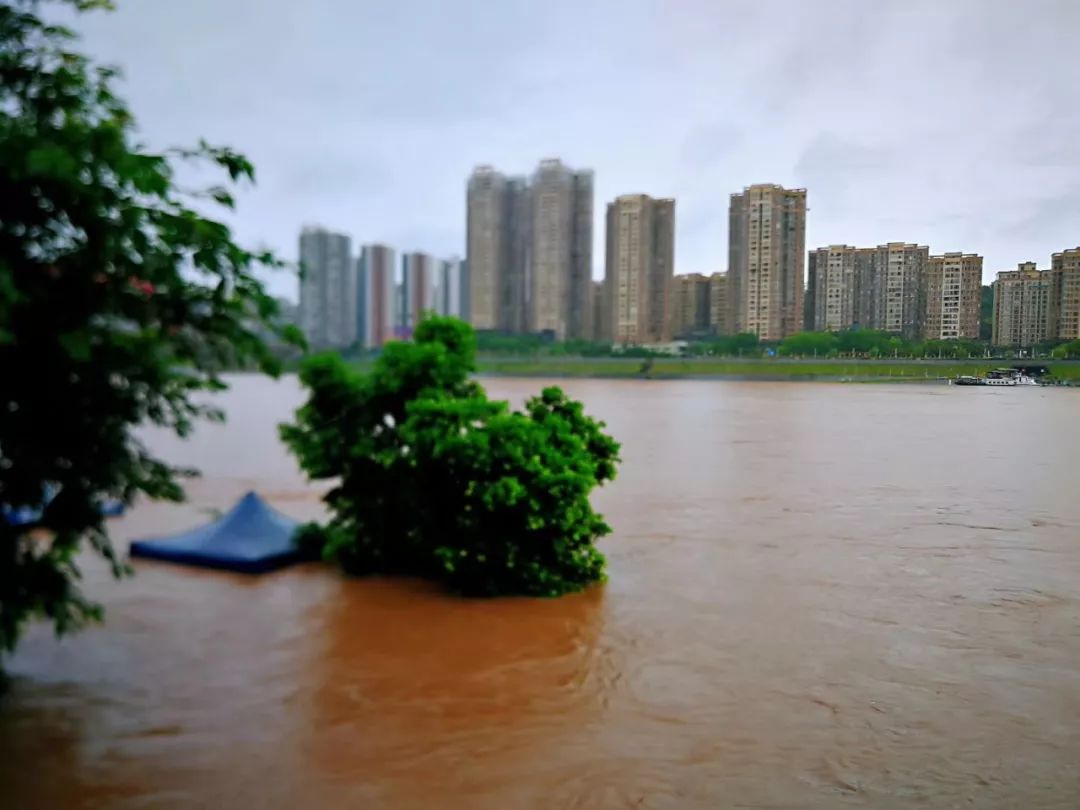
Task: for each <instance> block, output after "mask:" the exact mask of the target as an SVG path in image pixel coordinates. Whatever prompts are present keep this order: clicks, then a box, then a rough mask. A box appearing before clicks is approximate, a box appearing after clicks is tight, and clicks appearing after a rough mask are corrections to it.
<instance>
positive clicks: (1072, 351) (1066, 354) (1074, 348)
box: [1050, 340, 1080, 360]
mask: <svg viewBox="0 0 1080 810" xmlns="http://www.w3.org/2000/svg"><path fill="white" fill-rule="evenodd" d="M1050 356H1051V357H1053V358H1054V359H1055V360H1080V340H1073V341H1071V342H1069V343H1062V344H1061V345H1060V346H1057V347H1055V348H1054V350H1053V351H1052V352H1051V353H1050Z"/></svg>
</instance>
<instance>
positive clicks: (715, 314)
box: [709, 273, 732, 335]
mask: <svg viewBox="0 0 1080 810" xmlns="http://www.w3.org/2000/svg"><path fill="white" fill-rule="evenodd" d="M730 312H731V308H730V306H729V304H728V276H727V273H713V274H712V275H711V276H709V331H710V332H712V333H713V334H714V335H729V334H731V333H732V330H731V323H730V321H729V320H728V318H729V314H730Z"/></svg>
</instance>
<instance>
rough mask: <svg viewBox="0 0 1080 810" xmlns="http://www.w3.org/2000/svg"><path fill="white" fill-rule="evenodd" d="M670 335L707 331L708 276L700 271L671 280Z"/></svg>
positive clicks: (696, 333)
mask: <svg viewBox="0 0 1080 810" xmlns="http://www.w3.org/2000/svg"><path fill="white" fill-rule="evenodd" d="M670 299H671V335H672V337H688V336H690V335H700V334H703V333H705V332H708V331H709V278H708V276H703V275H701V274H700V273H689V274H687V275H681V276H675V277H674V278H672V280H671V293H670Z"/></svg>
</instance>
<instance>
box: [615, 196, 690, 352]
mask: <svg viewBox="0 0 1080 810" xmlns="http://www.w3.org/2000/svg"><path fill="white" fill-rule="evenodd" d="M606 244H607V251H606V254H607V255H606V266H605V270H604V294H603V297H604V311H605V324H606V328H607V333H608V334H609V336H610V340H611V341H612V342H614V343H618V344H622V345H645V344H653V343H666V342H667V341H669V340H670V339H671V321H670V305H669V294H670V290H671V284H672V281H671V280H672V275H673V268H674V266H675V201H674V200H671V199H654V198H652V197H650V196H648V195H646V194H627V195H624V196H621V197H618V198H616V199H615V201H614V202H612V203H609V204H608V207H607V233H606Z"/></svg>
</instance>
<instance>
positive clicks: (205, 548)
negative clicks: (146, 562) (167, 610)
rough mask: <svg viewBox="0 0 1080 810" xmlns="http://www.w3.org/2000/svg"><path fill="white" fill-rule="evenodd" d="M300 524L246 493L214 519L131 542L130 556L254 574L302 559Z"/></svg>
mask: <svg viewBox="0 0 1080 810" xmlns="http://www.w3.org/2000/svg"><path fill="white" fill-rule="evenodd" d="M299 525H300V524H299V523H298V522H297V521H295V520H293V519H292V518H288V517H285V515H283V514H281V513H280V512H277V511H275V510H274V509H272V508H271V507H269V506H268V505H267V504H266V502H265V501H263V499H262V498H260V497H259V496H258V495H256V494H255V493H254V492H249V493H248V494H247V495H245V496H244V497H243V498H241V499H240V501H239V502H238V503H237V504H236V506H234V507H233V508H232V509H230V510H229V511H228V512H227V513H226V514H225V516H224V517H222V518H220V519H218V520H215V521H214V522H213V523H210V524H208V525H206V526H202V527H200V528H198V529H192V530H191V531H188V532H184V533H182V534H176V535H173V536H171V537H161V538H158V539H155V540H138V541H136V542H134V543H132V544H131V556H132V557H150V558H152V559H155V560H166V561H168V562H176V563H182V564H184V565H199V566H203V567H206V568H223V569H225V570H228V571H240V572H242V573H247V574H258V573H262V572H263V571H272V570H274V569H275V568H281V567H282V566H285V565H289V564H291V563H294V562H299V561H300V560H301V554H300V552H299V550H298V549H297V548H296V544H295V542H294V538H295V536H296V530H297V529H298V528H299Z"/></svg>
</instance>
